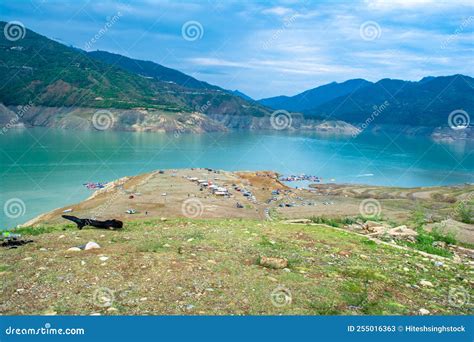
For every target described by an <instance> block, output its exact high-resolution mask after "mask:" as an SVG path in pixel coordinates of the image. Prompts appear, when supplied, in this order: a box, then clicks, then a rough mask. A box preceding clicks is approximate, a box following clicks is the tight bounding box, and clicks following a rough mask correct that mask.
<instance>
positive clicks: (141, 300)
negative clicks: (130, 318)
mask: <svg viewBox="0 0 474 342" xmlns="http://www.w3.org/2000/svg"><path fill="white" fill-rule="evenodd" d="M147 300H148V298H147V297H142V298H140V302H145V301H147Z"/></svg>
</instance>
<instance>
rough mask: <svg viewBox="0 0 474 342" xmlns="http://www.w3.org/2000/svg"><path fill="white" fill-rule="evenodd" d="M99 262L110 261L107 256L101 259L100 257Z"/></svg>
mask: <svg viewBox="0 0 474 342" xmlns="http://www.w3.org/2000/svg"><path fill="white" fill-rule="evenodd" d="M99 260H100V261H107V260H109V257H107V256H101V257H99Z"/></svg>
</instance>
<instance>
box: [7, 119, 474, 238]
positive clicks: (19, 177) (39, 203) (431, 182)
mask: <svg viewBox="0 0 474 342" xmlns="http://www.w3.org/2000/svg"><path fill="white" fill-rule="evenodd" d="M472 147H473V145H472V144H466V143H457V144H439V143H434V142H432V141H430V140H429V139H427V138H412V137H406V136H398V137H397V136H395V135H387V134H385V133H380V134H378V135H372V134H365V135H360V136H358V137H356V138H352V137H348V138H335V137H327V136H320V135H319V136H318V135H314V134H304V133H298V134H291V133H279V132H232V133H212V134H202V135H191V134H189V135H188V134H181V135H177V136H175V135H173V134H157V133H134V132H133V133H132V132H108V131H107V132H99V131H92V132H87V131H67V130H55V129H46V128H41V129H40V128H37V129H29V130H10V131H8V132H7V133H6V134H5V135H0V166H1V169H0V175H1V177H0V189H1V190H0V191H1V194H0V196H1V197H0V204H1V208H0V209H1V211H0V229H4V228H11V227H13V226H14V225H16V224H19V223H22V222H25V221H26V220H28V219H30V218H32V217H35V216H37V215H38V214H40V213H42V212H45V211H49V210H51V209H54V208H57V207H61V206H65V205H67V204H70V203H75V202H78V201H81V200H83V199H85V198H86V197H87V196H88V195H90V193H91V190H88V189H86V188H85V187H84V186H83V183H86V182H99V181H110V180H113V179H116V178H119V177H123V176H127V175H135V174H139V173H143V172H148V171H151V170H156V169H169V168H191V167H210V168H219V169H226V170H275V171H278V172H280V173H282V174H285V175H286V174H301V173H306V174H311V175H317V176H320V177H322V178H323V182H326V181H330V180H331V179H334V180H335V181H336V182H338V183H343V182H344V183H360V184H377V185H389V186H403V187H411V186H435V185H447V184H460V183H465V182H469V183H472V182H474V155H473V153H472V151H473V148H472ZM17 199H19V200H21V201H18V200H17ZM16 204H18V205H16ZM7 206H8V208H7ZM5 209H7V210H10V212H9V215H6V210H5ZM14 209H19V210H18V211H14ZM12 213H13V215H12ZM16 216H17V217H16Z"/></svg>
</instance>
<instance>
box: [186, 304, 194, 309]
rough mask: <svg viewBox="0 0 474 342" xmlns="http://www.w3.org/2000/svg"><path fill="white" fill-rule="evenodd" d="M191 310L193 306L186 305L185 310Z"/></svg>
mask: <svg viewBox="0 0 474 342" xmlns="http://www.w3.org/2000/svg"><path fill="white" fill-rule="evenodd" d="M192 309H194V305H192V304H188V305H186V310H192Z"/></svg>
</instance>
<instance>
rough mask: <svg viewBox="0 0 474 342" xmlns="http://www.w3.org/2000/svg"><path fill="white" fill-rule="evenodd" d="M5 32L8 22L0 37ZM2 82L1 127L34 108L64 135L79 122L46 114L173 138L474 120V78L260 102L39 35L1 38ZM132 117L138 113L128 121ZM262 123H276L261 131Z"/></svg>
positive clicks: (359, 82) (346, 85) (388, 82)
mask: <svg viewBox="0 0 474 342" xmlns="http://www.w3.org/2000/svg"><path fill="white" fill-rule="evenodd" d="M5 24H6V23H5V22H0V32H3V29H4V25H5ZM0 77H1V79H2V84H1V85H0V104H3V105H5V106H6V107H1V106H0V122H5V121H6V120H7V121H8V120H11V119H10V118H11V117H12V115H13V112H12V110H14V108H13V107H14V106H17V105H25V104H30V106H31V107H35V108H36V109H34V110H33V109H32V110H30V113H28V114H25V120H26V119H28V120H29V121H28V122H27V123H29V124H31V125H47V124H50V122H51V121H53V119H54V120H56V121H55V122H56V124H58V125H60V126H61V127H70V121H68V122H66V123H65V122H63V121H61V123H60V124H59V123H58V122H59V121H58V120H59V119H58V116H59V114H58V113H63V114H61V115H64V116H71V115H72V114H71V110H66V111H54V110H51V111H47V113H48V115H46V117H44V116H43V115H41V113H42V112H45V110H44V109H43V110H40V108H59V107H61V108H107V109H117V110H122V112H120V113H118V114H117V115H121V116H122V117H121V119H120V120H122V121H121V122H120V124H121V126H120V127H121V128H123V129H132V127H133V129H144V130H150V129H153V128H152V127H153V125H156V124H157V122H160V123H161V124H162V125H163V127H162V129H164V130H170V129H184V128H183V127H188V128H189V127H192V126H193V125H194V123H195V122H197V121H199V122H201V124H202V127H203V128H202V129H203V130H205V129H208V128H209V127H212V129H224V128H225V127H228V128H251V127H258V128H265V125H267V126H268V125H269V122H270V121H269V120H267V119H268V118H269V117H270V115H271V113H272V112H273V111H274V110H280V109H284V110H287V111H289V112H293V113H295V112H298V113H301V114H294V118H297V120H294V121H293V122H294V123H295V122H298V127H310V128H311V127H313V128H314V127H321V125H319V123H317V122H320V121H334V122H336V121H337V122H347V123H350V124H352V125H355V126H360V124H361V123H364V122H365V121H366V120H367V119H368V118H370V117H371V116H373V113H374V112H375V111H376V112H377V115H376V118H372V119H373V121H374V124H373V126H375V125H383V124H389V125H392V126H397V125H404V126H424V127H446V126H447V118H448V116H449V113H451V112H452V111H454V110H458V109H460V110H464V111H466V112H467V113H474V79H473V78H471V77H469V76H464V75H452V76H443V77H425V78H423V79H422V80H420V81H418V82H410V81H403V80H393V79H382V80H380V81H378V82H375V83H373V82H369V81H367V80H364V79H352V80H348V81H345V82H342V83H336V82H333V83H330V84H326V85H323V86H320V87H317V88H314V89H310V90H307V91H305V92H303V93H301V94H298V95H295V96H277V97H272V98H266V99H261V100H258V101H255V100H253V99H252V98H250V97H249V96H247V95H245V94H243V93H241V92H240V91H238V90H233V91H231V90H226V89H223V88H221V87H218V86H216V85H212V84H209V83H207V82H204V81H200V80H198V79H196V78H194V77H192V76H189V75H186V74H184V73H182V72H180V71H178V70H174V69H171V68H168V67H165V66H163V65H160V64H157V63H154V62H152V61H142V60H136V59H133V58H129V57H125V56H121V55H118V54H113V53H110V52H106V51H93V52H86V51H83V50H80V49H77V48H74V47H70V46H65V45H63V44H62V43H60V42H58V41H56V40H52V39H49V38H47V37H44V36H42V35H39V34H37V33H35V32H33V31H31V30H27V31H26V34H25V36H24V38H23V39H21V40H19V41H9V40H7V39H6V38H5V36H4V35H0ZM130 110H131V111H133V113H131V112H124V111H130ZM145 112H146V113H145ZM2 113H3V114H2ZM6 113H8V114H6ZM32 113H34V115H35V117H34V118H33V117H31V116H32V115H33V114H32ZM55 113H56V114H55ZM81 113H82V112H81ZM87 113H88V112H87ZM144 113H145V114H144ZM160 113H161V114H166V115H168V119H169V120H172V121H173V122H172V124H169V121H166V120H165V121H166V124H165V123H163V120H161V119H159V118H157V116H156V115H160ZM173 113H175V114H173ZM191 113H197V114H199V115H200V116H199V118H198V119H199V120H198V119H197V118H194V119H193V120H189V119H188V118H187V116H186V115H188V114H191ZM76 114H77V113H76ZM76 114H74V115H76ZM178 114H179V115H178ZM2 115H3V116H4V117H3V118H2ZM28 115H30V117H28ZM81 115H86V113H82V114H81ZM87 115H88V114H87ZM144 115H145V117H144ZM173 115H175V116H174V117H173ZM6 118H7V119H6ZM244 118H245V119H244ZM255 118H267V119H266V120H264V121H262V120H260V121H259V122H257V121H255ZM168 119H167V120H168ZM304 120H309V121H311V123H310V124H305V122H304ZM324 126H325V127H335V126H337V125H333V124H330V125H324ZM137 127H138V128H137ZM206 127H207V128H206ZM339 127H340V125H339ZM267 128H270V127H267ZM160 129H161V128H160ZM345 129H346V128H344V130H345Z"/></svg>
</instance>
